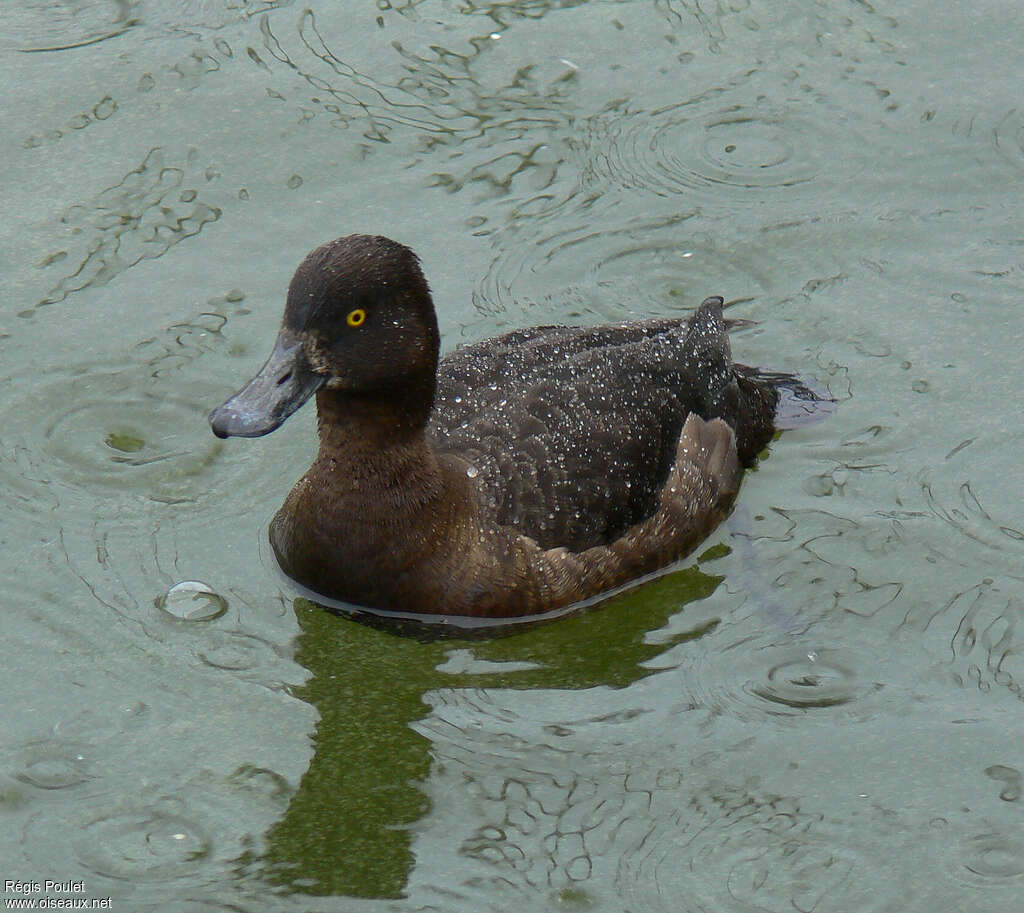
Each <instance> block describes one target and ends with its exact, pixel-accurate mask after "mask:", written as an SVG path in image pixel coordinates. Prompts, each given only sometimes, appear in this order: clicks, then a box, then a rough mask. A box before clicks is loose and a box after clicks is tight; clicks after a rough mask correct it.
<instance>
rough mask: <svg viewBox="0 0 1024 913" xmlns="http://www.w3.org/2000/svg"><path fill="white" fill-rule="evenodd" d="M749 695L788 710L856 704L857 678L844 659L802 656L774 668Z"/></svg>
mask: <svg viewBox="0 0 1024 913" xmlns="http://www.w3.org/2000/svg"><path fill="white" fill-rule="evenodd" d="M748 687H749V693H750V694H752V695H754V696H755V697H759V698H762V699H764V700H766V701H770V702H771V703H773V704H784V705H786V706H787V707H796V708H803V707H835V706H837V705H839V704H848V703H849V702H850V701H852V700H856V698H857V696H858V692H859V691H860V690H861V683H859V682H858V680H857V674H856V673H855V672H854V670H853V669H851V668H850V667H849V666H847V665H845V664H844V663H843V661H842V659H840V658H830V657H829V656H827V655H824V654H819V653H815V652H810V653H806V652H805V653H800V654H798V655H795V656H792V657H789V658H786V659H784V660H782V661H781V662H778V663H776V664H775V665H774V666H772V667H771V668H770V669H769V670H768V673H767V675H766V677H765V680H764V681H761V682H752V683H750V685H749V686H748Z"/></svg>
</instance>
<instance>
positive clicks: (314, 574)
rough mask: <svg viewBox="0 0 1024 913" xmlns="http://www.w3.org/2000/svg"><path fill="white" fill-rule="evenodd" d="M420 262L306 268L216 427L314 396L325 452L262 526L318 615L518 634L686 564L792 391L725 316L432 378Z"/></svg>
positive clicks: (511, 357)
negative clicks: (738, 343) (318, 600)
mask: <svg viewBox="0 0 1024 913" xmlns="http://www.w3.org/2000/svg"><path fill="white" fill-rule="evenodd" d="M439 344H440V336H439V333H438V328H437V318H436V316H435V312H434V305H433V302H432V300H431V295H430V289H429V288H428V286H427V283H426V280H425V279H424V278H423V273H422V271H421V270H420V265H419V260H418V259H417V257H416V255H415V254H414V253H413V252H412V251H411V250H410V249H409V248H407V247H404V246H403V245H401V244H398V243H396V242H395V241H391V240H389V239H387V238H382V237H372V236H367V235H352V236H349V237H346V238H339V239H338V240H336V241H332V242H330V243H329V244H325V245H323V246H322V247H318V248H317V249H316V250H314V251H313V252H312V253H311V254H310V255H309V256H308V257H306V259H305V260H303V262H302V263H301V264H300V266H299V268H298V270H297V271H296V273H295V277H294V278H293V279H292V282H291V286H290V287H289V290H288V301H287V305H286V307H285V312H284V320H283V323H282V327H281V330H280V333H279V334H278V337H277V342H276V344H275V346H274V350H273V352H272V353H271V355H270V358H269V359H268V360H267V362H266V364H265V365H264V366H263V367H262V369H261V370H260V372H259V373H258V374H257V375H256V376H255V377H254V378H253V379H252V380H251V381H250V382H249V383H248V384H247V385H246V386H245V387H244V388H243V389H242V390H241V391H240V392H238V393H237V394H235V395H234V396H233V397H231V398H230V399H229V400H228V401H227V402H225V403H224V404H223V405H222V406H220V407H218V408H217V409H215V410H214V411H213V412H212V413H211V415H210V425H211V426H212V428H213V431H214V433H215V434H216V435H217V436H218V437H228V436H232V435H234V436H239V437H258V436H260V435H263V434H267V433H269V432H271V431H273V430H274V429H275V428H277V427H278V426H280V425H281V423H282V422H284V420H285V419H286V418H288V416H289V415H291V414H292V413H293V412H294V411H295V410H296V409H298V408H299V407H300V406H301V405H302V404H303V403H304V402H305V401H306V400H307V399H308V398H309V397H310V396H312V395H313V394H314V393H316V403H317V414H318V419H319V431H320V450H319V453H318V454H317V457H316V460H315V461H314V462H313V465H312V466H311V467H310V468H309V470H308V471H307V472H306V474H305V475H304V476H303V477H302V478H301V479H300V480H299V481H298V482H297V483H296V485H295V487H294V488H293V489H292V491H291V494H289V495H288V498H287V500H286V501H285V503H284V506H283V507H282V508H281V509H280V510H279V511H278V513H277V515H276V516H275V517H274V520H273V522H272V523H271V526H270V542H271V544H272V546H273V549H274V553H275V554H276V556H277V559H278V561H279V562H280V564H281V567H282V568H283V570H284V571H285V572H286V573H287V574H288V575H289V576H291V577H292V578H294V579H295V580H297V581H298V582H300V583H302V584H304V585H305V586H307V587H309V588H310V589H312V590H314V591H316V592H318V593H322V594H324V595H325V596H328V597H332V598H335V599H341V600H345V601H347V602H351V603H356V604H358V605H361V606H368V607H373V608H378V609H387V610H395V611H403V612H414V613H422V614H431V615H466V616H479V617H496V618H500V617H515V616H523V615H530V614H534V613H540V612H546V611H550V610H553V609H557V608H560V607H563V606H567V605H570V604H572V603H576V602H580V601H581V600H584V599H587V598H589V597H593V596H596V595H598V594H600V593H603V592H605V591H607V590H610V589H612V588H614V587H617V586H620V585H622V584H624V583H626V582H628V581H630V580H633V579H635V578H637V577H640V576H642V575H644V574H647V573H649V572H651V571H655V570H657V569H658V568H661V567H664V566H665V565H667V564H669V563H671V562H672V561H674V560H676V559H678V558H681V557H683V556H684V555H686V554H687V553H688V552H690V551H691V550H692V549H693V548H694V547H695V546H697V545H698V544H699V543H700V542H701V540H703V539H704V538H705V537H706V536H707V535H708V533H710V532H711V530H713V529H714V528H715V526H716V525H717V524H718V523H719V522H720V521H721V520H722V518H723V517H724V516H725V515H726V514H727V512H728V511H729V509H730V507H731V505H732V503H733V500H734V499H735V497H736V491H737V488H738V486H739V479H740V471H741V466H749V465H750V464H751V463H752V462H753V461H754V460H755V458H756V455H757V453H758V452H759V451H760V450H761V449H762V448H763V447H764V446H765V445H766V444H767V443H768V441H769V439H770V438H771V436H772V434H773V431H774V428H775V412H776V405H777V402H778V399H779V391H780V390H788V391H790V392H791V393H794V394H795V395H796V396H798V397H803V398H805V399H808V400H809V399H812V398H813V394H811V393H810V392H809V391H808V390H807V389H806V388H804V387H803V386H802V385H801V384H800V383H799V382H798V381H796V380H795V378H793V377H792V376H790V375H785V374H775V373H768V372H760V371H757V370H755V369H751V368H747V367H745V366H743V365H737V364H733V362H732V357H731V352H730V347H729V340H728V336H727V334H726V326H725V322H724V321H723V318H722V299H721V298H717V297H715V298H708V299H706V300H705V301H704V303H703V304H702V305H701V306H700V307H699V308H698V309H697V311H696V312H695V313H694V314H693V316H692V317H691V318H690V319H689V320H686V319H656V320H645V321H642V322H638V323H624V324H615V325H609V326H598V327H570V326H543V327H531V328H529V329H524V330H517V331H515V332H512V333H507V334H505V335H504V336H499V337H496V338H493V339H488V340H485V341H483V342H480V343H476V344H474V345H468V346H464V347H461V348H459V349H456V350H455V351H454V352H452V353H451V354H449V355H447V356H446V357H445V358H443V359H441V360H440V361H439V360H438V352H439Z"/></svg>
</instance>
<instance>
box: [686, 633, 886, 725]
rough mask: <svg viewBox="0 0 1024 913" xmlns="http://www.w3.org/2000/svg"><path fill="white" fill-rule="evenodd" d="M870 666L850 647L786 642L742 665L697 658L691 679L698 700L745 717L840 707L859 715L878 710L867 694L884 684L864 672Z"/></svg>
mask: <svg viewBox="0 0 1024 913" xmlns="http://www.w3.org/2000/svg"><path fill="white" fill-rule="evenodd" d="M755 662H756V663H757V666H756V667H755V666H752V665H751V664H752V663H755ZM867 668H871V666H870V664H869V663H868V662H867V660H865V659H863V658H861V657H860V656H858V655H856V654H854V653H852V652H851V651H848V650H832V649H801V648H793V647H784V648H771V649H767V650H759V651H754V652H752V653H751V654H750V655H749V657H748V659H747V660H746V666H745V667H743V668H740V667H737V666H736V665H735V664H733V665H729V664H725V663H722V662H721V653H720V652H716V653H714V654H712V655H708V656H705V657H702V658H701V659H699V660H697V662H696V663H695V665H694V667H693V668H692V669H691V670H690V678H691V688H692V691H693V693H694V698H695V699H696V700H699V701H701V702H702V703H703V704H704V705H705V706H707V707H709V708H713V709H715V710H720V709H723V708H728V709H729V710H730V711H732V712H733V713H735V714H736V715H737V716H738V717H740V718H741V719H744V720H751V719H756V718H757V717H758V716H763V715H764V714H770V715H772V716H780V715H783V716H785V715H795V714H802V713H829V712H836V711H837V710H838V709H839V708H843V709H844V710H845V711H846V712H853V713H855V714H857V715H858V716H859V715H862V714H865V713H866V714H869V715H871V714H873V713H874V712H875V711H876V710H877V708H876V707H874V706H873V705H872V704H871V702H870V701H869V700H868V699H869V698H870V697H871V696H873V695H875V694H877V693H878V692H880V691H881V690H882V688H883V687H884V686H883V685H882V684H881V683H880V682H877V681H874V680H872V679H869V678H867V677H866V676H865V675H864V673H863V672H861V671H859V670H862V669H867ZM705 676H707V677H708V680H705Z"/></svg>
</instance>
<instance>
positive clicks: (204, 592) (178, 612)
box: [156, 580, 228, 621]
mask: <svg viewBox="0 0 1024 913" xmlns="http://www.w3.org/2000/svg"><path fill="white" fill-rule="evenodd" d="M156 607H157V608H158V609H160V610H161V611H162V612H166V613H167V614H168V615H170V616H171V617H172V618H176V619H178V620H180V621H213V620H214V619H216V618H220V617H221V615H223V614H224V613H225V612H227V610H228V603H227V600H226V599H225V598H224V597H223V596H221V595H220V594H219V593H217V592H216V591H215V590H214V589H213V588H212V587H210V586H209V585H208V584H205V583H203V582H202V581H200V580H183V581H182V582H181V583H176V584H175V585H174V586H172V587H171V588H170V589H169V590H168V591H167V592H166V593H164V594H163V595H162V596H159V597H157V599H156Z"/></svg>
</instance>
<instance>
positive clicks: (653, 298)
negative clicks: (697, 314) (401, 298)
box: [474, 194, 778, 333]
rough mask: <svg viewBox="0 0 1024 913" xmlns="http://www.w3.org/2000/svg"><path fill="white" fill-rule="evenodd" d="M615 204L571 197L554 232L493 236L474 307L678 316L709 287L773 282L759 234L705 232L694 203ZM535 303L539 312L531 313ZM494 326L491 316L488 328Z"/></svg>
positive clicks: (575, 318)
mask: <svg viewBox="0 0 1024 913" xmlns="http://www.w3.org/2000/svg"><path fill="white" fill-rule="evenodd" d="M620 204H621V201H620V200H618V199H617V198H616V197H615V195H614V194H609V195H608V196H607V197H606V198H604V199H602V200H601V201H599V202H596V203H591V204H587V205H586V206H583V204H581V203H579V202H578V201H577V202H574V203H572V204H570V205H568V206H567V207H566V211H564V212H563V213H562V214H561V216H560V219H561V220H562V221H563V223H564V224H565V225H567V226H570V227H568V228H564V229H563V230H562V231H560V232H559V233H558V234H557V235H546V236H539V237H525V236H524V235H525V234H526V232H527V231H529V233H530V234H531V235H533V234H534V233H537V232H538V230H539V231H540V232H543V230H544V226H543V225H540V226H527V225H523V226H521V227H519V228H518V230H516V231H510V233H509V235H508V236H507V237H505V236H501V237H499V238H497V239H496V241H495V244H494V247H495V250H496V251H497V253H496V255H495V258H494V260H493V262H492V263H491V266H490V268H489V269H488V271H487V274H486V275H485V277H484V279H483V280H482V282H481V284H480V286H479V287H478V289H477V291H476V293H475V294H474V304H475V305H476V307H477V310H479V311H481V312H483V313H485V314H488V315H492V318H493V316H497V315H503V314H505V313H507V314H508V315H509V318H510V319H509V320H508V323H509V324H514V325H518V326H522V325H524V324H528V323H531V322H544V323H551V322H566V323H580V322H585V323H594V322H616V321H620V320H629V319H641V318H644V317H657V316H685V315H686V314H687V313H688V312H689V311H690V310H691V309H692V308H695V307H696V306H697V305H698V304H699V303H700V302H701V301H702V300H703V299H704V298H706V297H707V296H708V295H714V294H721V295H724V296H725V297H726V299H727V300H728V299H732V298H735V297H739V296H743V297H744V298H749V297H752V296H760V295H770V294H772V293H773V292H774V291H775V287H774V286H775V283H776V281H777V277H778V269H777V267H778V262H777V255H776V254H775V253H773V252H772V251H771V250H770V249H769V248H766V247H764V246H762V245H761V244H760V242H759V240H758V239H755V240H754V241H751V240H750V239H749V238H746V237H741V236H739V235H736V236H734V237H730V229H729V228H728V227H724V228H723V230H722V232H721V233H719V234H718V235H717V236H715V237H712V236H711V235H709V234H708V233H706V232H704V231H700V230H699V229H698V227H697V222H698V220H695V219H694V216H695V213H694V212H687V213H681V214H680V213H678V212H676V213H675V214H671V215H665V216H662V217H649V216H639V217H635V218H623V216H622V210H621V205H620ZM574 207H576V209H574ZM581 207H582V208H581ZM617 207H618V209H617ZM570 210H572V211H570ZM638 277H642V281H638ZM553 290H554V291H553ZM538 305H540V306H541V307H542V309H543V317H542V319H541V320H538V318H537V317H535V316H534V315H533V314H532V313H531V311H532V310H533V309H534V308H535V307H537V306H538ZM744 316H749V314H748V313H745V314H744ZM499 329H500V324H499V325H497V326H496V325H495V324H494V321H493V319H491V320H490V321H489V326H488V327H487V332H488V333H493V332H497V331H498V330H499Z"/></svg>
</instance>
